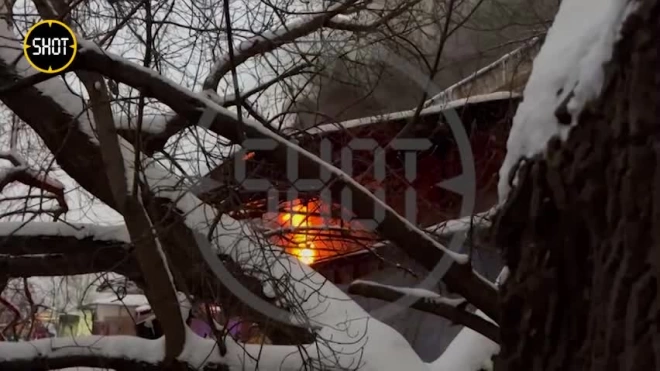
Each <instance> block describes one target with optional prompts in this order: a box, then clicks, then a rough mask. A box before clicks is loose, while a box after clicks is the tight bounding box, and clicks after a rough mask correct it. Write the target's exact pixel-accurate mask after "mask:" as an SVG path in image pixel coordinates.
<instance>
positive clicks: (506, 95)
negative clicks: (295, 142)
mask: <svg viewBox="0 0 660 371" xmlns="http://www.w3.org/2000/svg"><path fill="white" fill-rule="evenodd" d="M518 97H520V94H519V93H516V92H510V91H499V92H494V93H489V94H482V95H474V96H470V97H467V98H460V99H457V100H454V101H451V102H437V103H435V104H433V105H430V106H428V107H426V108H424V109H422V110H421V111H420V113H419V115H420V116H426V115H433V114H439V113H442V112H444V111H448V110H450V109H457V108H461V107H464V106H466V105H468V104H477V103H485V102H492V101H498V100H508V99H512V98H518ZM415 111H416V110H415V109H410V110H406V111H400V112H392V113H386V114H382V115H376V116H370V117H363V118H359V119H354V120H349V121H343V122H338V123H329V124H323V125H319V126H315V127H312V128H309V129H307V130H305V131H303V132H302V133H300V134H299V135H303V134H307V135H318V134H324V133H331V132H335V131H339V130H346V129H353V128H358V127H362V126H367V125H373V124H380V123H386V122H392V121H399V120H405V119H411V118H413V117H414V116H415Z"/></svg>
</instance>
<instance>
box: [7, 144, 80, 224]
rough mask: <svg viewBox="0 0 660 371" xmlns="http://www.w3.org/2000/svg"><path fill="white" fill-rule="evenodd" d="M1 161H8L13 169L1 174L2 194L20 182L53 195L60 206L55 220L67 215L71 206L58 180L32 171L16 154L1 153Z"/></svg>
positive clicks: (62, 185)
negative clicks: (11, 185)
mask: <svg viewBox="0 0 660 371" xmlns="http://www.w3.org/2000/svg"><path fill="white" fill-rule="evenodd" d="M0 159H4V160H8V161H9V162H11V164H12V165H14V167H13V168H10V169H7V170H3V171H2V172H0V192H2V190H3V189H4V188H5V187H6V186H7V185H8V184H9V183H12V182H20V183H23V184H25V185H26V186H28V187H35V188H39V189H42V190H44V191H46V192H49V193H52V194H53V195H54V196H55V199H56V200H57V203H58V204H59V208H58V209H57V210H56V211H55V215H54V217H55V219H56V220H57V218H58V217H59V215H61V214H63V213H66V212H67V211H68V210H69V206H68V205H67V203H66V200H65V199H64V184H62V183H61V182H60V181H58V180H57V179H54V178H51V177H49V176H48V175H47V174H46V173H42V172H37V171H35V170H33V169H31V168H30V167H29V166H28V164H27V162H26V161H25V160H24V159H23V158H22V157H21V156H20V155H19V154H17V153H15V152H0Z"/></svg>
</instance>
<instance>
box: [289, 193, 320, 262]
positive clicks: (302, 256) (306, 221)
mask: <svg viewBox="0 0 660 371" xmlns="http://www.w3.org/2000/svg"><path fill="white" fill-rule="evenodd" d="M309 212H310V210H309V208H308V205H304V204H297V205H293V206H292V207H291V212H289V213H285V214H281V219H282V222H284V227H286V228H292V229H294V228H301V229H304V228H309V227H311V226H313V224H312V217H311V216H309V215H307V213H309ZM311 237H312V236H310V235H309V233H305V231H304V230H303V231H301V233H293V234H291V235H290V238H291V240H292V244H293V245H294V246H295V247H292V248H291V249H290V251H291V253H292V254H293V255H295V256H296V257H297V258H298V259H299V260H300V261H301V262H303V263H305V264H312V263H314V261H316V259H317V251H316V246H315V245H314V242H312V241H309V239H310V238H311Z"/></svg>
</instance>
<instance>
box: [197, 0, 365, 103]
mask: <svg viewBox="0 0 660 371" xmlns="http://www.w3.org/2000/svg"><path fill="white" fill-rule="evenodd" d="M357 2H358V0H347V1H344V2H338V3H336V4H334V5H332V6H330V7H329V8H328V9H327V10H325V11H322V12H318V13H315V14H311V15H306V16H303V17H300V18H298V19H296V20H294V21H291V22H289V23H286V24H284V25H283V26H282V27H280V28H279V29H276V30H274V31H269V32H264V33H263V34H261V35H258V36H255V37H252V38H250V39H247V40H245V41H243V42H241V43H240V44H239V45H238V46H237V47H235V48H234V53H233V58H230V55H229V53H225V54H223V55H222V56H220V57H219V58H218V60H217V61H216V62H215V65H214V66H213V67H212V68H211V72H210V74H209V76H208V77H207V78H206V79H205V80H204V84H203V85H202V87H203V89H204V90H209V91H213V92H215V90H216V89H217V88H218V83H219V82H220V80H221V79H222V78H223V77H224V76H225V75H226V74H227V73H228V72H229V71H231V69H232V68H236V67H237V66H238V65H240V64H242V63H243V62H245V61H247V60H248V59H250V58H252V57H254V56H256V55H260V54H264V53H268V52H270V51H273V50H275V49H277V48H279V47H280V46H282V45H283V44H286V43H290V42H293V41H295V40H296V39H298V38H300V37H302V36H305V35H309V34H310V33H312V32H314V31H316V30H318V29H320V28H322V27H323V26H324V24H326V22H327V21H328V20H330V19H332V17H334V16H336V15H338V14H341V13H342V12H345V11H346V10H348V9H349V8H350V7H351V6H352V5H354V4H355V3H357Z"/></svg>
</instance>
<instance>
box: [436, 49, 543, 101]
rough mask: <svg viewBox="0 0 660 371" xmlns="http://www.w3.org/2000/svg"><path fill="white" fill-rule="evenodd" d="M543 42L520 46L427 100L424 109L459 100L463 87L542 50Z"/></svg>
mask: <svg viewBox="0 0 660 371" xmlns="http://www.w3.org/2000/svg"><path fill="white" fill-rule="evenodd" d="M541 42H542V38H540V37H534V38H533V39H531V40H530V41H528V42H526V43H525V44H524V45H522V46H520V47H519V48H517V49H515V50H513V51H511V52H509V53H507V54H505V55H503V56H502V57H500V58H499V59H497V60H496V61H495V62H493V63H491V64H489V65H487V66H485V67H483V68H481V69H479V70H477V71H476V72H474V73H473V74H471V75H469V76H468V77H466V78H464V79H462V80H460V81H459V82H457V83H455V84H453V85H451V86H450V87H448V88H446V89H445V90H443V91H442V92H440V93H439V94H437V95H435V96H433V97H432V98H431V99H429V100H427V101H426V102H425V103H424V107H430V106H433V105H436V104H439V103H442V102H446V101H453V100H456V99H457V98H456V97H455V93H456V92H457V91H458V90H459V89H460V88H462V87H464V86H466V85H468V84H470V83H473V82H475V81H476V80H477V79H479V78H480V77H482V76H484V75H486V74H487V73H489V72H491V71H493V70H495V69H497V68H499V67H504V68H506V66H507V64H510V63H509V62H515V61H516V59H517V58H524V57H525V56H527V55H529V54H530V53H532V52H533V50H534V49H535V48H540V46H541Z"/></svg>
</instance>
